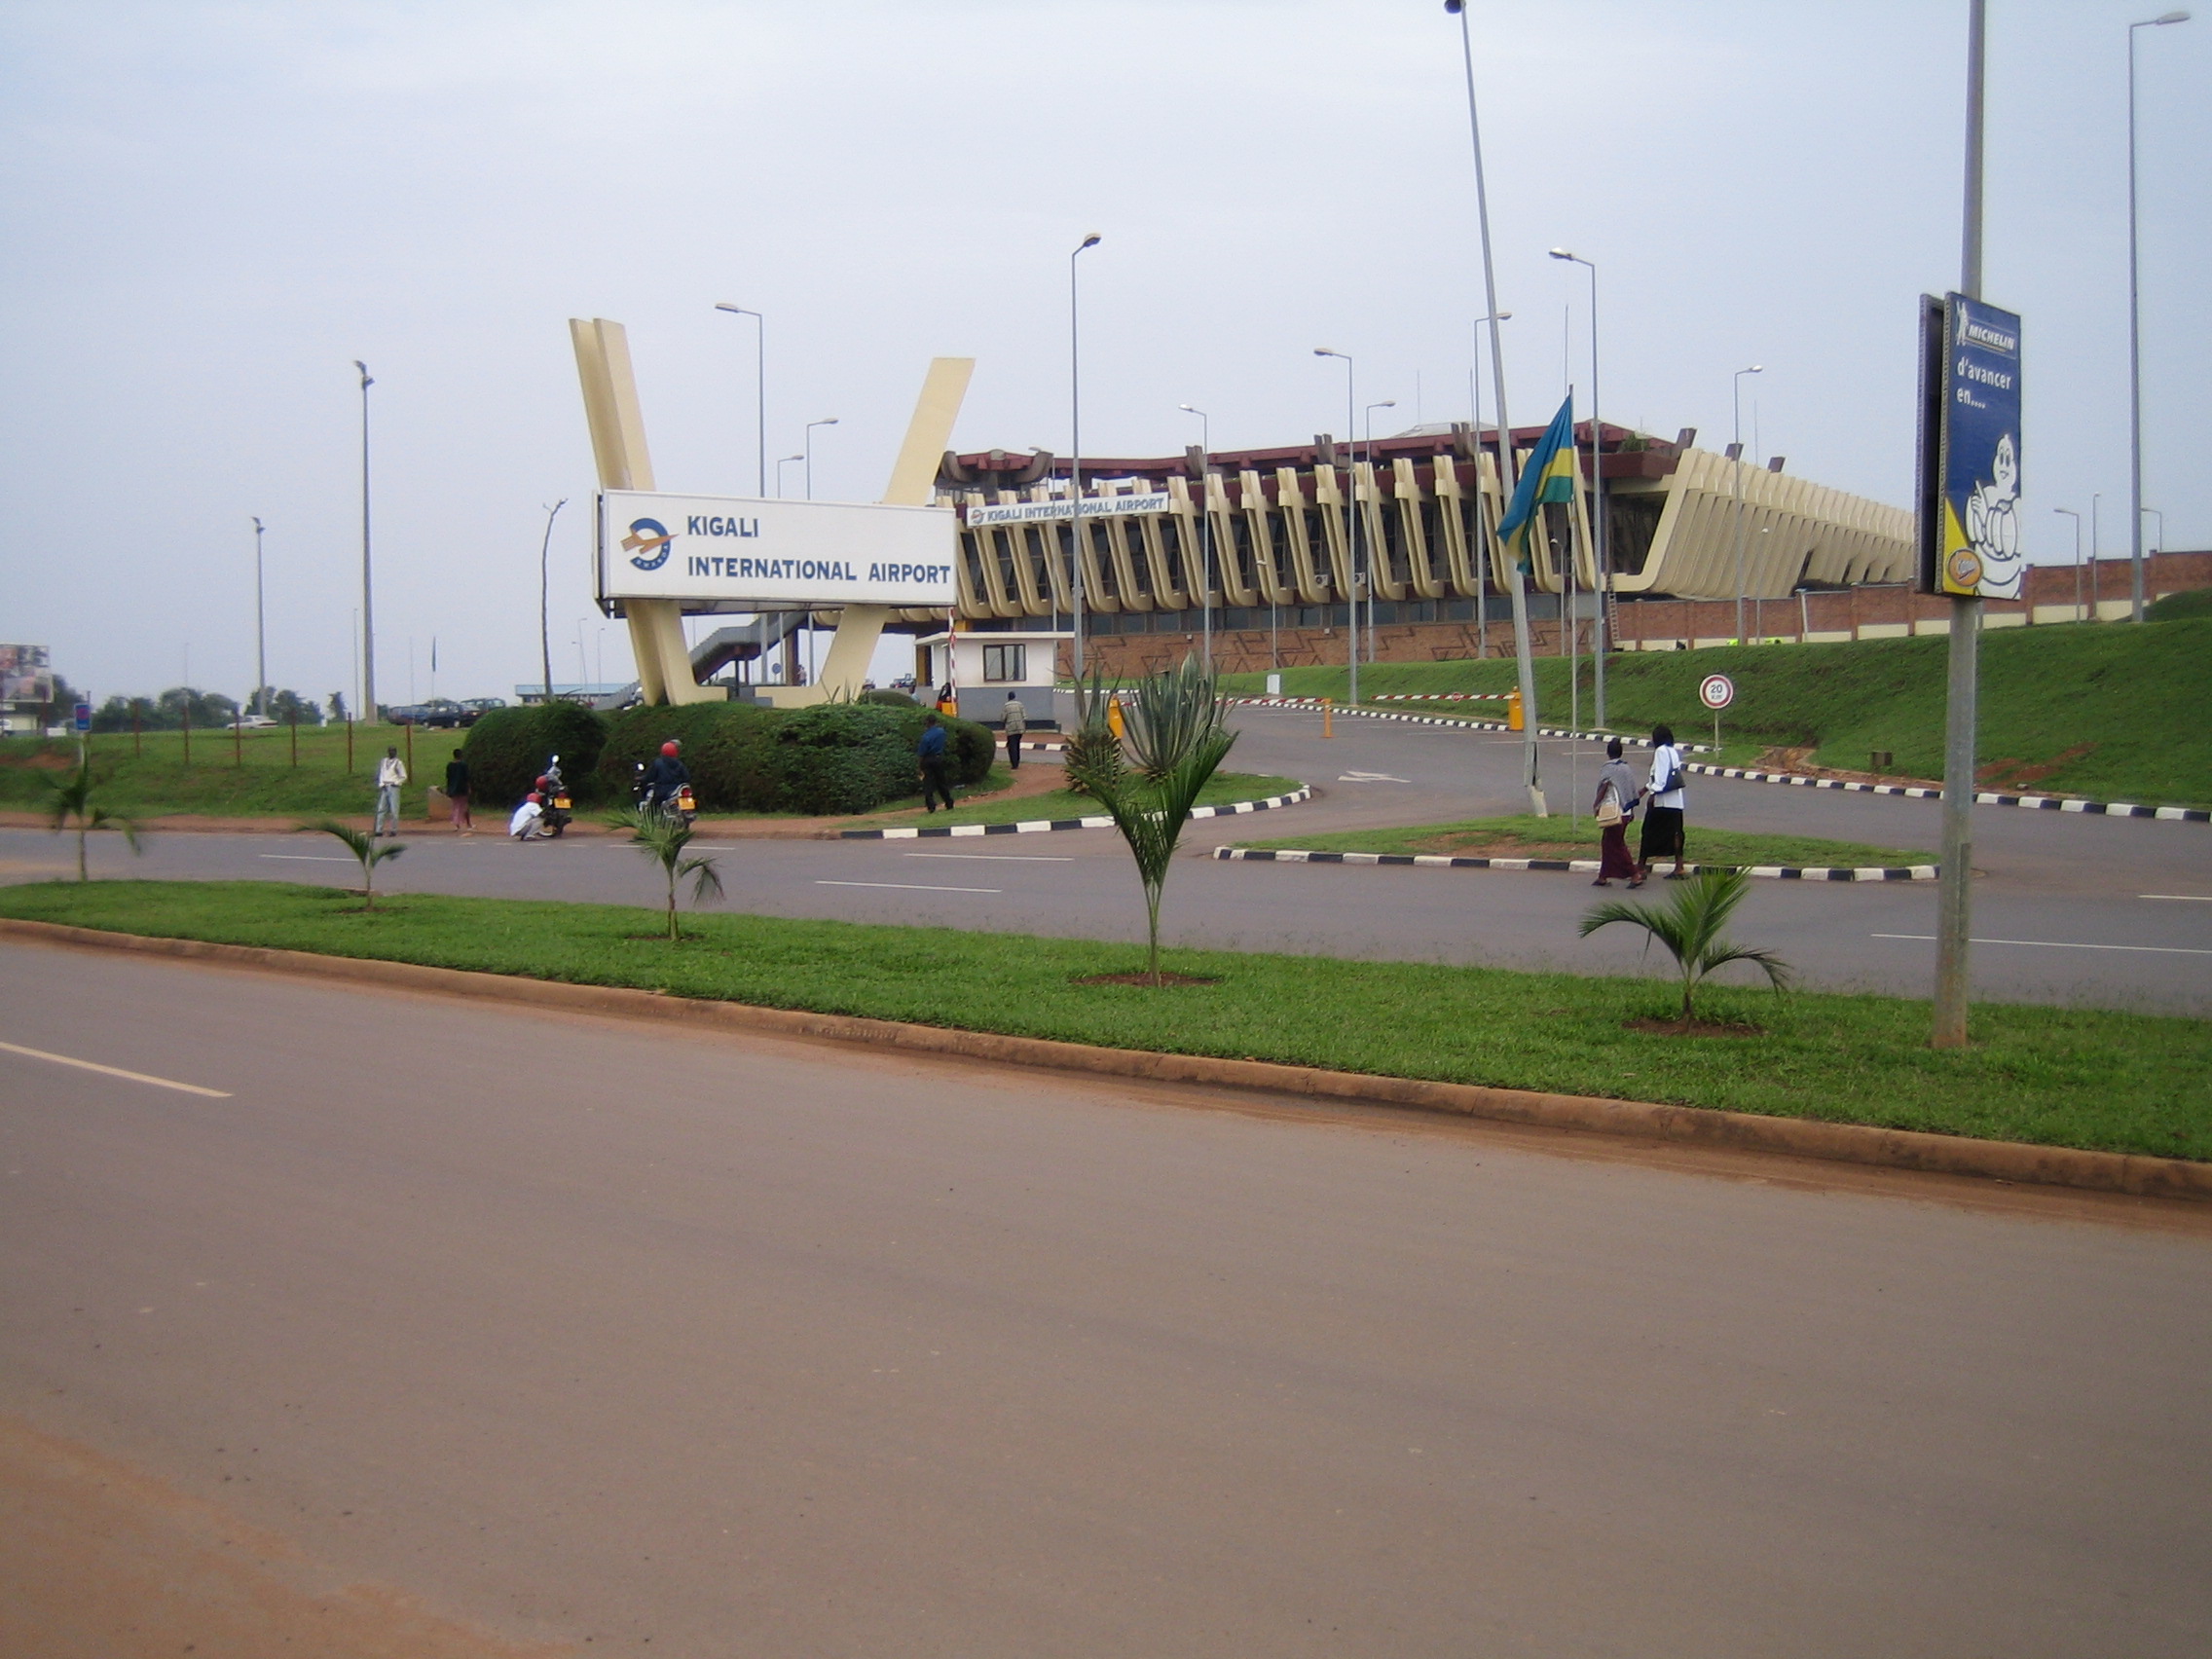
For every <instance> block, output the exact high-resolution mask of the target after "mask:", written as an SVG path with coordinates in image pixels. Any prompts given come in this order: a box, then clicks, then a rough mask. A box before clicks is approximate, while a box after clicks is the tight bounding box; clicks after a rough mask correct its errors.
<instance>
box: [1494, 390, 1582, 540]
mask: <svg viewBox="0 0 2212 1659" xmlns="http://www.w3.org/2000/svg"><path fill="white" fill-rule="evenodd" d="M1573 499H1574V394H1573V393H1572V392H1569V393H1567V401H1566V402H1565V403H1563V404H1561V405H1560V406H1559V413H1558V414H1557V415H1554V416H1553V417H1552V424H1550V425H1548V426H1546V427H1545V428H1544V435H1543V436H1542V437H1540V438H1538V439H1537V440H1536V447H1535V449H1534V451H1533V452H1532V453H1531V454H1530V457H1529V464H1528V465H1527V466H1526V467H1525V468H1524V469H1523V470H1522V473H1521V481H1520V482H1519V483H1518V484H1516V485H1514V487H1513V502H1512V504H1511V505H1510V506H1508V507H1507V508H1506V509H1505V517H1504V519H1503V521H1502V522H1500V523H1499V525H1498V527H1497V536H1498V539H1499V540H1500V541H1502V542H1503V543H1504V544H1505V549H1506V551H1507V552H1508V553H1510V554H1511V555H1512V556H1513V561H1514V563H1515V564H1517V565H1518V566H1520V568H1521V571H1522V572H1523V573H1524V574H1526V573H1527V572H1528V571H1529V570H1530V564H1529V534H1530V530H1531V529H1533V528H1534V526H1535V522H1536V509H1537V508H1538V507H1540V506H1542V505H1543V504H1544V503H1545V502H1546V501H1571V500H1573Z"/></svg>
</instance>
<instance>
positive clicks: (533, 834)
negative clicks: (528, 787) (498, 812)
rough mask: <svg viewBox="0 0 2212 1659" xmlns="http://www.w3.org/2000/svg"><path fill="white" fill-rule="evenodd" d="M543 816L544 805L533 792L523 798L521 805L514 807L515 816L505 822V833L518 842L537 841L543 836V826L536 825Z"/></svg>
mask: <svg viewBox="0 0 2212 1659" xmlns="http://www.w3.org/2000/svg"><path fill="white" fill-rule="evenodd" d="M544 816H545V803H544V801H542V800H540V799H539V798H538V796H537V794H536V793H535V791H534V792H533V793H530V794H528V795H525V796H524V797H523V803H522V805H520V806H518V807H516V808H515V815H514V816H513V817H512V818H510V819H508V820H507V833H508V834H509V835H510V836H512V837H513V838H514V839H516V840H518V841H535V840H538V839H539V838H541V837H542V836H543V835H544V834H545V829H544V826H543V825H541V824H540V823H538V820H539V819H541V818H543V817H544Z"/></svg>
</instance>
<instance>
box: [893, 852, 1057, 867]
mask: <svg viewBox="0 0 2212 1659" xmlns="http://www.w3.org/2000/svg"><path fill="white" fill-rule="evenodd" d="M902 856H903V857H905V858H909V859H982V860H984V861H986V862H988V863H991V864H1073V863H1075V860H1074V859H1073V858H1072V857H1070V856H1069V855H1068V854H1066V853H906V854H903V855H902Z"/></svg>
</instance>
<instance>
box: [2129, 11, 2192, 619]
mask: <svg viewBox="0 0 2212 1659" xmlns="http://www.w3.org/2000/svg"><path fill="white" fill-rule="evenodd" d="M2188 21H2189V14H2188V13H2187V12H2168V13H2166V14H2165V15H2164V16H2162V17H2157V18H2144V19H2143V21H2141V22H2139V23H2129V24H2128V25H2127V484H2128V494H2129V496H2130V497H2131V498H2132V502H2133V505H2134V508H2135V511H2134V513H2133V514H2132V515H2131V516H2130V517H2129V520H2128V533H2129V535H2131V537H2132V538H2133V539H2132V543H2131V544H2132V547H2133V560H2134V565H2133V569H2132V570H2131V571H2130V572H2129V574H2128V590H2127V596H2128V615H2129V618H2130V619H2131V620H2133V621H2137V622H2140V621H2142V620H2143V343H2142V328H2141V322H2140V315H2139V313H2140V310H2141V307H2140V304H2139V302H2138V300H2137V280H2136V270H2137V267H2138V265H2139V264H2140V260H2141V239H2139V238H2138V237H2137V236H2136V234H2135V31H2136V30H2137V29H2158V28H2164V27H2165V26H2166V25H2167V24H2168V23H2186V22H2188Z"/></svg>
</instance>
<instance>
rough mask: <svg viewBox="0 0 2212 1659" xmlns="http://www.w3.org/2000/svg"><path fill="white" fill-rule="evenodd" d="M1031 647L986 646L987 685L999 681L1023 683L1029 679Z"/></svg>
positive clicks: (985, 679) (985, 669)
mask: <svg viewBox="0 0 2212 1659" xmlns="http://www.w3.org/2000/svg"><path fill="white" fill-rule="evenodd" d="M1028 657H1029V647H1028V646H1027V645H985V646H984V647H983V679H984V682H986V683H988V682H992V681H998V682H1002V683H1003V682H1007V681H1023V680H1026V679H1028V678H1029V663H1028Z"/></svg>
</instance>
